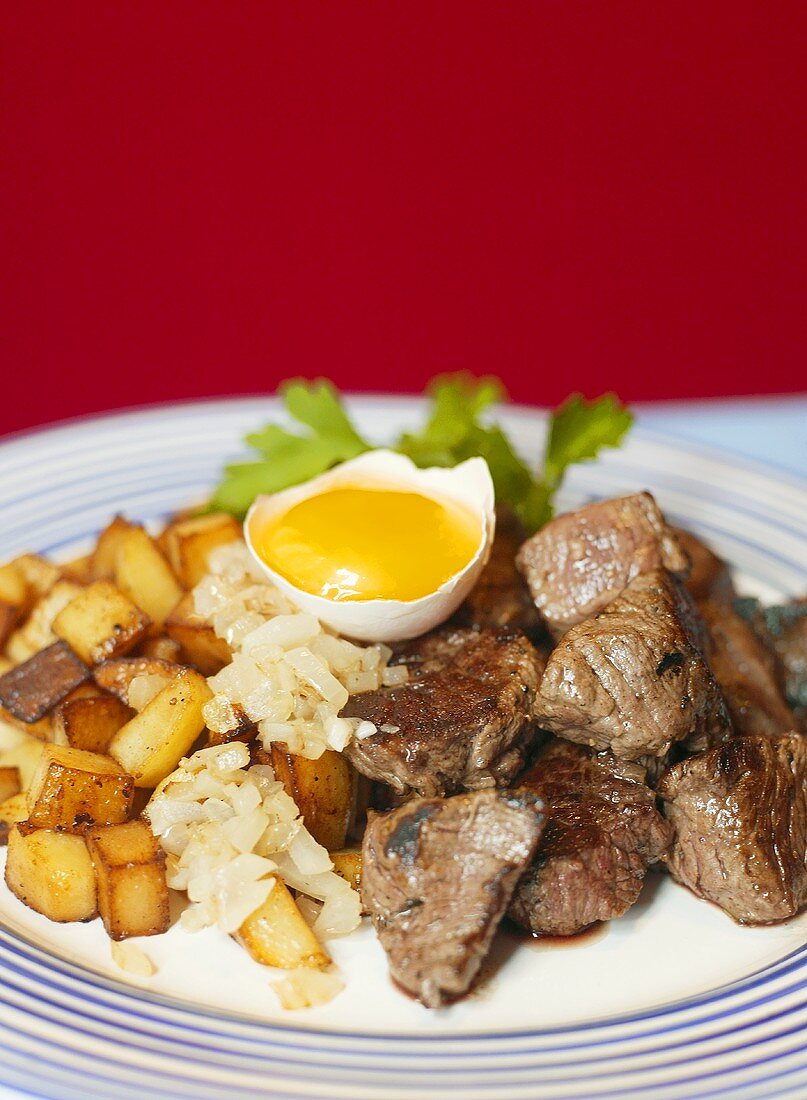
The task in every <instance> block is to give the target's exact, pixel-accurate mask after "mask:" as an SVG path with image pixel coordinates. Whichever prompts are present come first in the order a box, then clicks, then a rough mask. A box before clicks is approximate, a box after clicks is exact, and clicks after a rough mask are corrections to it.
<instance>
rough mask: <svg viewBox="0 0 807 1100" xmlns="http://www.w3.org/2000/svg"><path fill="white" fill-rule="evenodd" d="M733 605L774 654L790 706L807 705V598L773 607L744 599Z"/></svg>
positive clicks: (799, 706) (800, 706) (800, 707)
mask: <svg viewBox="0 0 807 1100" xmlns="http://www.w3.org/2000/svg"><path fill="white" fill-rule="evenodd" d="M736 608H737V610H738V611H739V613H740V614H741V615H742V616H743V617H744V618H747V619H748V620H749V621H750V622H751V623H752V625H753V627H754V629H755V630H756V631H757V633H758V634H759V635H760V637H761V638H762V640H763V641H764V642H765V644H766V645H767V646H769V647H770V649H771V651H772V652H773V653H774V654H775V655H776V657H777V659H778V661H779V666H780V671H781V677H782V683H783V686H784V691H785V695H786V697H787V700H788V702H789V703H790V705H791V706H792V707H797V708H799V709H803V708H805V707H807V597H805V596H802V597H801V598H800V599H797V600H791V601H790V603H786V604H780V605H778V606H774V607H760V604H759V601H758V600H753V599H744V600H738V601H737V604H736Z"/></svg>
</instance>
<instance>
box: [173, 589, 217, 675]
mask: <svg viewBox="0 0 807 1100" xmlns="http://www.w3.org/2000/svg"><path fill="white" fill-rule="evenodd" d="M165 629H166V631H167V632H168V635H169V637H171V638H173V639H174V640H175V641H177V642H179V644H180V646H181V647H182V652H183V655H184V656H185V658H186V659H187V661H188V662H189V663H190V664H192V665H193V667H194V668H197V669H198V670H199V671H200V672H201V673H202V675H203V676H215V674H216V673H217V672H218V671H219V670H220V669H222V668H224V666H225V665H226V664H229V663H230V661H231V660H232V650H231V649H230V647H229V646H228V645H227V643H226V642H225V640H224V639H223V638H219V637H217V635H216V632H215V631H214V630H213V627H212V626H211V625H210V624H209V623H206V622H205V620H204V619H202V618H201V617H200V616H199V615H197V614H196V612H195V611H194V610H193V595H192V594H191V593H190V592H189V593H188V594H187V596H184V597H183V598H182V599H181V600H180V602H179V603H178V604H177V605H176V607H175V608H174V609H173V610H172V612H171V614H170V615H169V616H168V618H167V619H166V620H165Z"/></svg>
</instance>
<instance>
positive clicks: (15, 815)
mask: <svg viewBox="0 0 807 1100" xmlns="http://www.w3.org/2000/svg"><path fill="white" fill-rule="evenodd" d="M27 817H28V796H27V795H26V794H25V791H20V792H19V794H13V795H12V796H11V798H7V799H6V800H5V802H0V844H5V843H6V842H7V841H8V834H9V832H10V831H11V826H12V825H16V824H17V822H18V821H25V819H26V818H27Z"/></svg>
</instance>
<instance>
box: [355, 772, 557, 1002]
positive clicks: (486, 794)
mask: <svg viewBox="0 0 807 1100" xmlns="http://www.w3.org/2000/svg"><path fill="white" fill-rule="evenodd" d="M541 810H542V803H541V801H540V799H539V798H538V797H537V796H536V795H534V794H532V793H531V792H529V791H476V792H474V793H472V794H461V795H455V796H454V797H453V798H447V799H422V798H416V799H413V800H412V801H411V802H408V803H407V804H406V805H405V806H401V807H400V808H399V809H397V810H391V811H390V812H389V813H387V814H378V815H376V816H374V817H372V818H371V819H370V822H369V824H368V826H367V830H366V832H365V834H364V843H363V845H362V882H361V897H362V904H363V906H364V908H365V910H367V912H369V913H370V915H371V917H372V918H373V923H374V925H375V928H376V931H377V933H378V938H379V940H380V941H381V945H382V947H383V948H384V950H385V951H386V953H387V957H388V959H389V967H390V973H391V975H392V977H393V979H394V981H396V982H397V983H398V985H400V986H401V987H402V988H403V989H404V990H406V991H407V992H408V993H411V994H412V996H414V997H417V999H418V1000H419V1001H422V1002H423V1004H424V1005H426V1006H427V1007H428V1008H439V1007H440V1005H443V1004H446V1003H447V1002H449V1001H452V1000H455V999H456V998H457V997H461V996H462V995H463V994H464V993H465V992H466V991H467V990H468V988H469V987H470V985H471V983H472V982H473V980H474V978H475V977H476V975H477V973H478V971H479V967H480V965H481V963H482V960H483V959H484V957H485V955H486V954H487V952H488V949H489V948H490V944H491V941H492V939H493V936H494V933H495V931H496V928H497V927H498V925H499V922H500V921H501V919H502V916H503V915H504V912H505V910H506V909H507V905H508V903H509V901H510V898H511V896H512V893H513V889H514V887H515V885H516V882H517V881H518V878H519V876H520V875H521V873H522V872H523V871H524V869H525V868H526V867H527V865H528V864H529V862H530V860H531V859H532V857H533V855H534V853H535V849H536V846H537V844H538V840H539V838H540V836H541V829H542V828H543V820H544V819H543V814H542V813H541Z"/></svg>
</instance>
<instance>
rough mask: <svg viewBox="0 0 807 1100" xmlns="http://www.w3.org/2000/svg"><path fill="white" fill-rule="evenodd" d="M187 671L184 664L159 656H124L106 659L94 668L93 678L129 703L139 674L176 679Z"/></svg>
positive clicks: (101, 686)
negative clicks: (132, 685)
mask: <svg viewBox="0 0 807 1100" xmlns="http://www.w3.org/2000/svg"><path fill="white" fill-rule="evenodd" d="M184 671H185V666H184V665H175V664H173V663H172V662H171V661H162V660H159V659H158V658H157V657H122V658H121V659H119V660H117V661H104V662H103V663H102V664H100V665H97V666H96V668H94V669H93V679H94V680H95V682H96V684H97V685H98V687H100V688H101V689H102V690H103V691H109V692H111V693H112V694H113V695H117V697H118V698H119V699H120V700H121V702H122V703H126V705H127V706H128V705H129V688H130V687H131V684H132V680H134V679H136V678H137V677H138V676H163V677H165V679H166V680H174V679H176V677H177V676H179V675H180V674H181V673H183V672H184Z"/></svg>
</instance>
